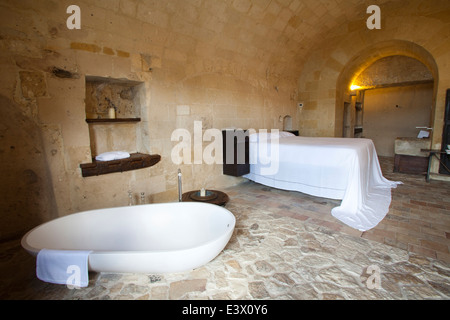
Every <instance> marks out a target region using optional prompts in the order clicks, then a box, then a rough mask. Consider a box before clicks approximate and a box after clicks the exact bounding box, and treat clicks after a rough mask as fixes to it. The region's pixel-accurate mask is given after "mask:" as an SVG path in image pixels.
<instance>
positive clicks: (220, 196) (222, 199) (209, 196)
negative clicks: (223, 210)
mask: <svg viewBox="0 0 450 320" xmlns="http://www.w3.org/2000/svg"><path fill="white" fill-rule="evenodd" d="M181 199H182V201H183V202H192V201H194V202H195V201H197V202H206V203H212V204H216V205H218V206H224V205H226V204H227V202H228V201H229V200H230V198H228V195H227V194H226V193H225V192H222V191H218V190H206V196H205V197H201V196H200V190H194V191H188V192H185V193H183V195H182V197H181Z"/></svg>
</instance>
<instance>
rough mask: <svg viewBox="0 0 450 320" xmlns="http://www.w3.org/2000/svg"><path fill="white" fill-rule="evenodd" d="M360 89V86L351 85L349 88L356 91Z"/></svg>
mask: <svg viewBox="0 0 450 320" xmlns="http://www.w3.org/2000/svg"><path fill="white" fill-rule="evenodd" d="M360 88H361V87H360V86H357V85H356V84H352V85H351V86H350V90H352V91H353V90H358V89H360Z"/></svg>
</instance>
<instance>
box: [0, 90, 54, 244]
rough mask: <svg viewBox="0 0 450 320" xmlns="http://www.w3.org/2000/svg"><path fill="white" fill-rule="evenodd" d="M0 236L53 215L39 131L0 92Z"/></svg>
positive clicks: (20, 231)
mask: <svg viewBox="0 0 450 320" xmlns="http://www.w3.org/2000/svg"><path fill="white" fill-rule="evenodd" d="M0 106H1V108H0V142H1V143H0V163H1V167H0V177H1V184H0V194H1V196H0V208H1V224H0V240H4V239H11V238H15V237H18V236H21V235H23V233H25V232H26V231H28V229H30V228H32V227H34V226H35V225H36V224H39V223H42V222H45V221H48V220H49V219H51V218H54V217H56V216H57V213H56V212H57V208H56V205H55V202H54V197H53V189H52V184H51V180H50V170H49V168H48V166H47V161H46V159H45V152H44V146H43V141H42V137H41V132H40V129H39V127H38V126H36V124H35V123H33V122H32V121H30V119H29V118H28V117H26V116H24V115H23V114H21V112H20V111H19V109H18V108H17V106H16V105H14V103H13V102H12V101H11V100H9V99H7V98H5V97H4V96H0Z"/></svg>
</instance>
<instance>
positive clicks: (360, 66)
mask: <svg viewBox="0 0 450 320" xmlns="http://www.w3.org/2000/svg"><path fill="white" fill-rule="evenodd" d="M394 55H403V56H407V57H410V58H414V59H416V60H418V61H420V62H422V63H423V64H424V65H425V66H426V67H427V68H428V69H429V70H430V72H431V74H432V75H433V79H434V87H433V101H432V111H431V125H432V127H433V128H434V119H435V109H436V96H437V89H438V88H437V83H439V72H438V67H437V64H436V62H435V59H434V58H433V56H432V55H431V54H430V53H429V52H428V51H427V50H426V49H424V48H423V47H421V46H420V45H418V44H415V43H413V42H410V41H405V40H389V41H382V42H378V43H376V44H374V45H372V46H369V47H367V48H365V49H363V50H362V51H360V52H359V53H357V54H356V55H354V56H353V58H352V59H350V60H349V61H348V62H347V64H346V65H345V66H344V68H343V70H342V71H341V73H340V74H339V76H338V78H337V82H336V106H335V108H336V109H335V136H342V132H343V121H342V120H343V117H344V103H345V101H346V100H347V98H348V97H349V95H350V92H351V90H350V85H351V83H352V82H353V81H354V80H355V79H356V78H357V77H358V75H359V74H360V73H361V72H363V71H364V70H365V69H366V68H367V67H368V66H370V65H371V64H373V63H374V62H375V61H377V60H379V59H381V58H385V57H389V56H394ZM433 133H435V130H433ZM436 134H438V135H440V134H441V132H440V130H438V132H436Z"/></svg>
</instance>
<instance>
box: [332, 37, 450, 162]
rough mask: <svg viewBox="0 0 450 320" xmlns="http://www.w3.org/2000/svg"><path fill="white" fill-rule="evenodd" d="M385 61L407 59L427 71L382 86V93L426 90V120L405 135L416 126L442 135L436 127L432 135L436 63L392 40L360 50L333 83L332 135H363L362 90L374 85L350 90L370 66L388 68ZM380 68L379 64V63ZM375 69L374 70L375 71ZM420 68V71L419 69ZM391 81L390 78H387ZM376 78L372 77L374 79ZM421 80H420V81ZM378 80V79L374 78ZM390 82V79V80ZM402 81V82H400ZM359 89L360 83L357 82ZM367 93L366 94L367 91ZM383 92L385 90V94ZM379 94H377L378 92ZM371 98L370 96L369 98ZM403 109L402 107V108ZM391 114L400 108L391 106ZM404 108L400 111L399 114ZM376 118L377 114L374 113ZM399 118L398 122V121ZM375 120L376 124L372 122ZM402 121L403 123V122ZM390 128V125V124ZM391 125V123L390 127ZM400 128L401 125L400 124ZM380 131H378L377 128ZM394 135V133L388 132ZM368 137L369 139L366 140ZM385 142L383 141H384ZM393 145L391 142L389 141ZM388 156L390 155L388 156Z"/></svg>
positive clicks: (418, 48)
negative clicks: (411, 88)
mask: <svg viewBox="0 0 450 320" xmlns="http://www.w3.org/2000/svg"><path fill="white" fill-rule="evenodd" d="M387 60H391V63H392V62H393V60H396V61H394V62H393V63H396V62H398V61H406V60H409V63H410V62H412V61H414V63H415V64H416V66H417V65H422V66H423V68H422V69H421V71H424V70H425V71H426V72H428V74H427V75H425V76H424V75H423V74H422V75H421V76H419V77H416V79H415V80H414V79H413V80H411V79H409V80H405V79H403V80H401V79H400V81H399V83H397V84H395V83H394V85H392V86H385V87H386V88H385V90H387V88H388V87H403V88H402V89H399V90H392V89H391V91H405V90H406V89H405V88H406V87H408V85H409V86H412V87H414V86H425V87H427V86H428V88H427V90H428V93H427V94H428V97H429V99H430V100H429V103H428V106H429V110H428V113H425V115H422V117H426V118H427V120H428V121H424V120H423V119H422V120H421V121H420V123H422V122H425V123H423V124H420V125H419V124H415V123H412V122H411V124H407V125H410V126H412V129H411V130H413V131H412V132H413V133H409V135H413V134H416V132H418V129H416V128H415V127H416V126H426V127H429V128H431V130H430V131H431V134H437V135H442V132H441V128H438V129H439V130H438V131H437V132H435V130H434V123H433V122H434V121H433V119H434V118H435V117H434V109H435V105H436V103H435V102H436V92H437V88H436V85H435V84H436V83H437V81H438V70H437V66H436V63H435V61H434V58H433V57H432V56H431V54H430V53H429V52H428V51H426V50H425V49H424V48H422V47H421V46H419V45H417V44H414V43H412V42H408V41H400V40H392V41H386V42H380V43H377V44H375V45H373V46H370V47H368V48H366V49H365V50H363V51H362V52H360V53H358V54H357V55H355V57H354V58H353V59H352V60H350V61H349V62H348V63H347V65H346V66H345V67H344V69H343V71H342V72H341V74H340V75H339V77H338V81H337V84H336V88H337V94H336V113H335V117H336V118H335V120H336V128H335V135H336V136H344V137H362V136H365V132H364V126H363V124H364V109H363V105H364V100H365V98H367V97H365V96H366V95H365V93H366V90H364V89H371V90H372V89H376V85H371V84H367V83H366V88H364V83H362V87H363V88H362V89H363V90H355V89H358V88H355V87H352V88H351V86H352V84H353V85H355V84H356V83H357V82H358V81H357V80H361V75H363V74H364V71H365V70H369V69H370V67H371V66H374V65H376V64H377V62H378V63H379V62H384V66H385V67H386V66H388V65H389V63H386V61H387ZM380 65H383V63H381V64H380ZM375 69H376V68H375ZM382 69H383V68H378V70H376V71H377V72H378V73H379V71H380V70H382ZM419 69H420V68H419ZM376 76H377V77H378V78H383V77H382V76H380V74H377V75H376ZM390 77H391V78H392V75H390ZM375 78H376V77H375ZM420 78H421V79H420ZM378 80H380V79H378ZM391 80H392V79H391ZM402 81H403V83H401V82H402ZM360 87H361V83H360ZM382 88H383V85H381V86H379V88H378V89H382ZM414 90H416V91H415V92H419V91H420V90H419V89H418V88H413V91H414ZM367 92H368V91H367ZM386 92H387V91H386ZM373 93H375V91H372V92H371V93H370V94H371V95H374V94H373ZM378 94H379V92H378ZM372 98H373V97H372ZM403 107H404V106H403ZM392 108H393V111H394V112H395V111H401V109H402V106H401V105H399V104H398V103H395V102H394V103H393V104H392ZM405 110H406V109H404V108H403V111H405ZM397 114H400V112H397ZM378 115H380V114H378ZM387 117H389V120H392V119H391V115H387ZM398 119H400V120H398ZM398 119H397V121H401V116H400V118H398ZM376 121H379V119H378V120H376ZM406 121H407V120H405V121H404V122H406ZM391 125H392V124H391ZM394 125H395V124H394ZM402 125H404V123H402ZM380 130H382V129H380ZM392 134H394V135H395V133H392ZM368 138H371V137H368ZM384 139H386V138H384ZM390 143H391V144H392V145H393V141H391V142H390ZM390 155H392V154H390Z"/></svg>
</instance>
